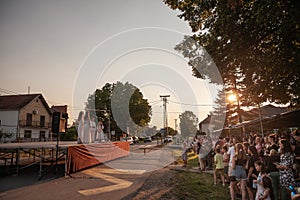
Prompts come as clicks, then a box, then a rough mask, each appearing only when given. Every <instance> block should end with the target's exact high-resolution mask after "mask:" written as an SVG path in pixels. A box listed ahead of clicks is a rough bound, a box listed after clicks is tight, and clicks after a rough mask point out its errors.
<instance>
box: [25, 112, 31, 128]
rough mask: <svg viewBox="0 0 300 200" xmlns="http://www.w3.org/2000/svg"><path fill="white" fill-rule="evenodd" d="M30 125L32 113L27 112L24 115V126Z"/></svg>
mask: <svg viewBox="0 0 300 200" xmlns="http://www.w3.org/2000/svg"><path fill="white" fill-rule="evenodd" d="M31 125H32V114H31V113H27V115H26V126H31Z"/></svg>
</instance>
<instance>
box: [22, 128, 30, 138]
mask: <svg viewBox="0 0 300 200" xmlns="http://www.w3.org/2000/svg"><path fill="white" fill-rule="evenodd" d="M24 138H31V130H25V131H24Z"/></svg>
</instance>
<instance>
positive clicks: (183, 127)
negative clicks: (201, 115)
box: [179, 111, 198, 138]
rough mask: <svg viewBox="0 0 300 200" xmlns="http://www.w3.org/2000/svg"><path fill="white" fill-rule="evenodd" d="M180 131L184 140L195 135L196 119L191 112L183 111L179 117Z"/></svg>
mask: <svg viewBox="0 0 300 200" xmlns="http://www.w3.org/2000/svg"><path fill="white" fill-rule="evenodd" d="M179 119H180V123H179V127H180V131H181V135H182V137H184V138H188V137H193V136H195V134H196V133H197V128H198V118H197V117H196V115H195V114H194V113H193V112H192V111H185V112H183V113H182V114H180V115H179Z"/></svg>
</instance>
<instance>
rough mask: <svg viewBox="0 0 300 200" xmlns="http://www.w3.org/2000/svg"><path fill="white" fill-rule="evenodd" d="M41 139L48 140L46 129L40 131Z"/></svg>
mask: <svg viewBox="0 0 300 200" xmlns="http://www.w3.org/2000/svg"><path fill="white" fill-rule="evenodd" d="M41 141H46V132H45V131H40V142H41Z"/></svg>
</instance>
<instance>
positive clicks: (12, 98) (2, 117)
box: [0, 94, 52, 142]
mask: <svg viewBox="0 0 300 200" xmlns="http://www.w3.org/2000/svg"><path fill="white" fill-rule="evenodd" d="M51 121H52V110H51V108H50V107H49V106H48V104H47V102H46V100H45V98H44V97H43V95H42V94H21V95H4V96H0V133H1V134H2V136H3V135H5V136H6V138H4V137H2V138H0V140H1V141H0V142H16V141H18V142H25V141H26V142H37V141H47V140H49V138H50V137H51V134H50V133H51V132H50V131H51Z"/></svg>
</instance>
